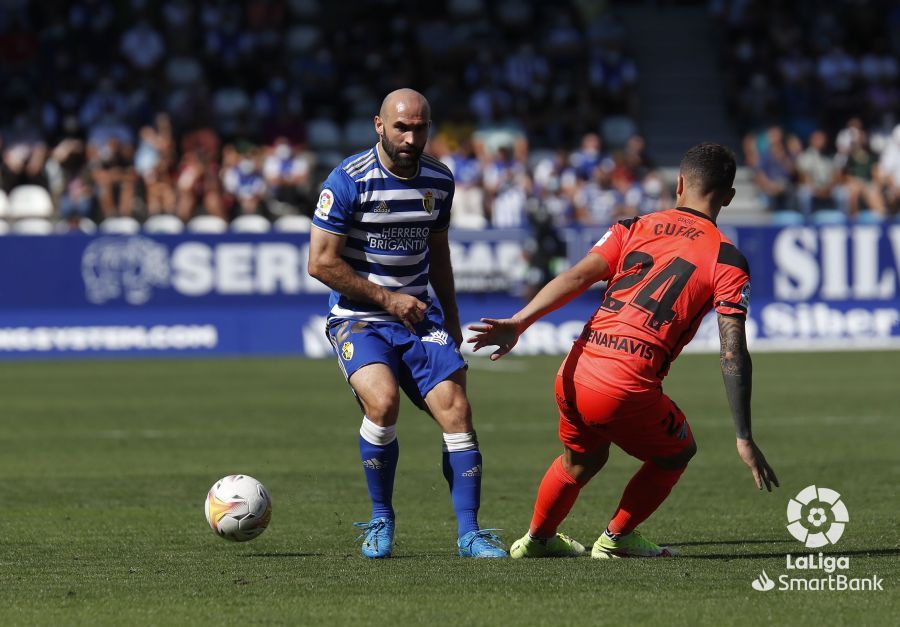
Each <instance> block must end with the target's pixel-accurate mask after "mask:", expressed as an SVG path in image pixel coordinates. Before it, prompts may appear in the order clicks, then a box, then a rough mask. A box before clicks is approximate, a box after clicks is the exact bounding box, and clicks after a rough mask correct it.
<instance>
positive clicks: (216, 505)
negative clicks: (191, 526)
mask: <svg viewBox="0 0 900 627" xmlns="http://www.w3.org/2000/svg"><path fill="white" fill-rule="evenodd" d="M205 509H206V522H208V523H209V526H210V527H212V530H213V531H215V532H216V533H217V534H218V535H220V536H222V537H223V538H225V539H226V540H233V541H235V542H246V541H247V540H252V539H253V538H255V537H256V536H258V535H259V534H261V533H262V532H263V531H265V530H266V527H268V526H269V520H270V519H271V518H272V499H271V498H269V492H268V491H267V490H266V488H265V486H263V484H261V483H260V482H259V481H257V480H256V479H254V478H253V477H251V476H249V475H228V476H227V477H223V478H222V479H220V480H218V481H216V483H215V484H213V487H211V488H210V489H209V493H208V494H207V495H206V507H205Z"/></svg>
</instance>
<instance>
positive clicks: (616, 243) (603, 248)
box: [591, 218, 637, 273]
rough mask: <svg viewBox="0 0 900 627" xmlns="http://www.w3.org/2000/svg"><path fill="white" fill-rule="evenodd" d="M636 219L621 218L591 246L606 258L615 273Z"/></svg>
mask: <svg viewBox="0 0 900 627" xmlns="http://www.w3.org/2000/svg"><path fill="white" fill-rule="evenodd" d="M636 220H637V218H631V219H629V220H620V221H619V222H617V223H616V224H613V225H612V226H611V227H609V230H608V231H607V232H606V233H604V235H603V237H601V238H600V239H599V241H598V242H597V243H596V244H594V247H593V248H591V252H592V253H594V254H596V255H600V256H601V257H603V258H604V259H606V265H608V266H609V269H610V271H611V272H613V273H615V270H616V266H617V265H618V263H619V257H620V256H621V255H622V245H623V244H624V242H625V237H626V236H627V235H628V231H629V229H631V226H632V225H633V224H634V222H635V221H636Z"/></svg>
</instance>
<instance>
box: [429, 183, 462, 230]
mask: <svg viewBox="0 0 900 627" xmlns="http://www.w3.org/2000/svg"><path fill="white" fill-rule="evenodd" d="M455 190H456V185H455V184H454V183H451V184H450V191H449V192H448V193H447V196H446V197H445V198H444V200H443V202H441V211H440V213H439V214H438V218H437V220H435V221H434V225H433V226H432V227H431V230H432V232H435V233H440V232H441V231H446V230H447V229H448V228H450V210H451V209H452V208H453V193H454V191H455Z"/></svg>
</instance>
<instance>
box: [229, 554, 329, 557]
mask: <svg viewBox="0 0 900 627" xmlns="http://www.w3.org/2000/svg"><path fill="white" fill-rule="evenodd" d="M324 556H325V554H324V553H248V554H247V557H324Z"/></svg>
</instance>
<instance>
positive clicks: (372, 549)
mask: <svg viewBox="0 0 900 627" xmlns="http://www.w3.org/2000/svg"><path fill="white" fill-rule="evenodd" d="M353 526H354V527H360V528H361V529H362V533H361V534H359V537H358V538H357V540H362V541H363V543H362V554H363V555H364V556H366V557H368V558H370V559H382V558H385V557H390V556H391V550H392V549H393V547H394V521H393V520H392V519H390V518H373V519H372V520H370V521H369V522H358V523H353Z"/></svg>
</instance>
